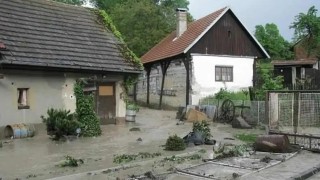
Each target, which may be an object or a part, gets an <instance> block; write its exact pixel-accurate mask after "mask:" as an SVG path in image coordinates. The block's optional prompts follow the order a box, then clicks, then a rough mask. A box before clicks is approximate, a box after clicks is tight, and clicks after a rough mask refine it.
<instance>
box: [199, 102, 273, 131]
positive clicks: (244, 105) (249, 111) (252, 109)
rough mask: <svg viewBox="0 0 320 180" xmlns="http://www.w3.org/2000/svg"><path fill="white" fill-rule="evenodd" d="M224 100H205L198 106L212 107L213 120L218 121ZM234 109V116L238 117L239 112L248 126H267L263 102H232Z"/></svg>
mask: <svg viewBox="0 0 320 180" xmlns="http://www.w3.org/2000/svg"><path fill="white" fill-rule="evenodd" d="M223 101H224V100H221V99H215V98H205V99H203V100H200V102H199V105H202V106H214V107H215V108H214V109H215V116H214V119H215V120H218V117H219V114H220V113H221V105H222V103H223ZM231 101H232V102H233V103H234V106H235V107H236V108H235V116H240V115H241V111H242V115H243V117H244V119H245V120H246V121H247V122H248V123H249V124H250V125H254V126H255V125H268V121H267V120H266V119H265V117H266V115H265V101H250V100H232V99H231Z"/></svg>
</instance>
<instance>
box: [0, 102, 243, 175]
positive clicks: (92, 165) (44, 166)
mask: <svg viewBox="0 0 320 180" xmlns="http://www.w3.org/2000/svg"><path fill="white" fill-rule="evenodd" d="M175 113H176V112H175V111H161V110H150V109H143V108H142V109H141V110H140V111H139V112H138V114H137V117H136V123H126V124H123V125H105V126H102V132H103V134H102V136H99V137H94V138H79V139H76V140H74V141H71V142H55V141H52V140H50V139H49V136H47V134H46V131H45V128H44V127H43V128H42V129H39V130H38V132H37V135H36V136H35V137H33V138H27V139H14V140H9V142H8V143H4V145H3V147H2V148H0V160H1V161H0V177H2V179H4V180H6V179H16V178H19V179H47V178H54V177H59V176H64V175H69V174H76V173H82V172H89V171H94V170H98V169H106V168H111V167H115V166H119V165H118V164H114V163H113V157H114V155H119V154H134V153H139V152H149V153H155V152H160V153H161V154H162V157H160V159H161V158H163V157H164V156H171V155H174V154H181V153H187V152H196V151H199V150H200V149H206V150H207V151H210V150H211V149H212V147H211V146H195V147H189V148H187V149H186V150H184V151H179V152H168V151H164V150H163V146H162V145H164V144H165V141H166V139H167V138H168V136H169V135H174V134H177V135H178V136H180V137H183V136H185V135H186V134H187V133H189V132H190V131H191V130H192V123H185V124H183V125H176V123H177V120H175ZM132 127H139V128H140V129H141V131H129V129H130V128H132ZM210 127H211V131H212V134H213V136H214V139H216V140H218V141H228V140H224V138H225V137H233V135H232V134H235V133H236V132H246V130H237V131H234V129H232V128H230V127H229V125H221V124H215V123H213V124H211V125H210ZM138 138H141V139H142V141H137V139H138ZM230 142H232V143H235V144H237V143H238V144H239V143H241V142H239V141H237V140H233V141H230ZM66 155H69V156H72V157H74V158H77V159H82V160H83V161H84V164H82V165H81V166H79V167H76V168H62V167H59V166H58V165H59V164H60V163H61V162H62V161H63V160H64V159H65V158H64V157H65V156H66ZM150 164H152V162H149V163H148V162H147V163H145V165H143V164H142V165H139V166H141V167H140V169H141V170H142V171H143V170H146V168H144V166H146V167H149V168H150ZM165 168H166V167H164V168H163V169H162V170H166V169H165ZM134 171H135V172H133V173H137V172H136V171H137V169H135V170H134ZM144 172H145V171H144ZM144 172H141V173H144ZM125 176H126V177H127V174H125V175H123V177H125ZM97 177H98V176H97Z"/></svg>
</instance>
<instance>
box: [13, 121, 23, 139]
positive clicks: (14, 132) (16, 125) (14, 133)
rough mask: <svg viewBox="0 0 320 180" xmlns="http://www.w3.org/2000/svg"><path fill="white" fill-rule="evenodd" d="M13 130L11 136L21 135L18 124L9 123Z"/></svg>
mask: <svg viewBox="0 0 320 180" xmlns="http://www.w3.org/2000/svg"><path fill="white" fill-rule="evenodd" d="M11 127H12V131H13V138H14V139H18V138H20V137H21V130H20V127H19V125H18V124H13V125H11Z"/></svg>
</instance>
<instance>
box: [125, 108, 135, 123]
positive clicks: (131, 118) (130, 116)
mask: <svg viewBox="0 0 320 180" xmlns="http://www.w3.org/2000/svg"><path fill="white" fill-rule="evenodd" d="M136 114H137V111H136V110H130V109H127V110H126V121H128V122H135V121H136Z"/></svg>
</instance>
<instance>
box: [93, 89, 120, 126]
mask: <svg viewBox="0 0 320 180" xmlns="http://www.w3.org/2000/svg"><path fill="white" fill-rule="evenodd" d="M97 114H98V116H99V118H100V123H101V124H115V123H116V121H115V116H116V98H115V84H114V83H105V84H100V85H99V86H98V93H97Z"/></svg>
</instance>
